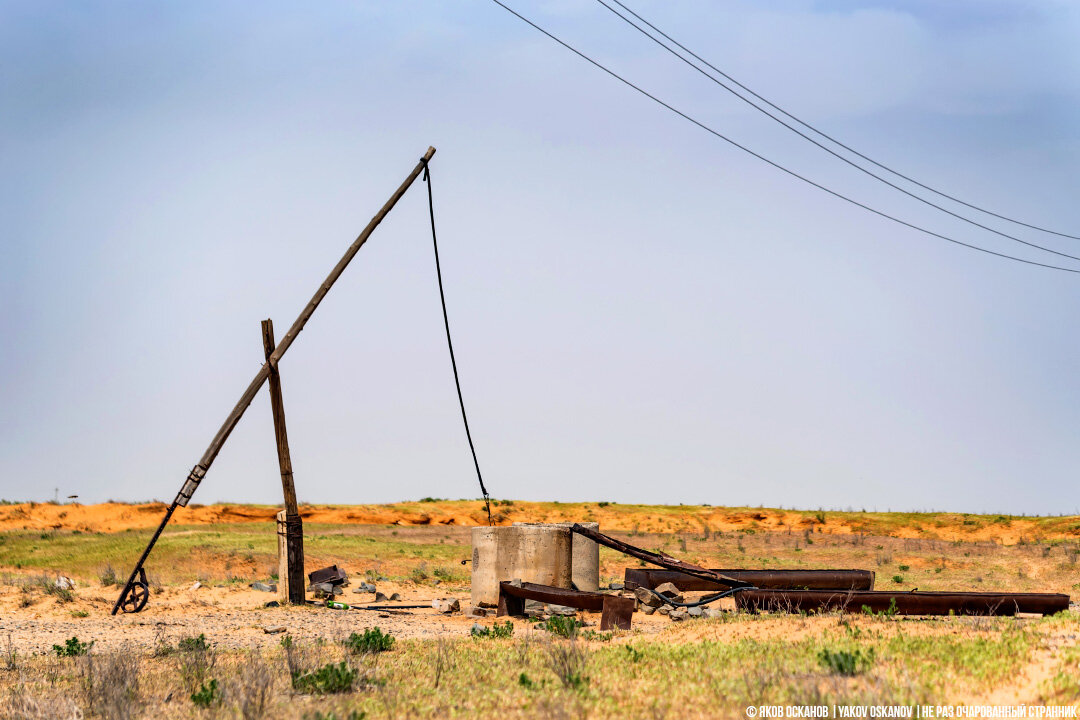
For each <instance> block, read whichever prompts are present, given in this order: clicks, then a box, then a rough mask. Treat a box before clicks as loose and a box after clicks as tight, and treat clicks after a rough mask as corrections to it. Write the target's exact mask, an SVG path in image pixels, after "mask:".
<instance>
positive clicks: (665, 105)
mask: <svg viewBox="0 0 1080 720" xmlns="http://www.w3.org/2000/svg"><path fill="white" fill-rule="evenodd" d="M491 1H492V2H493V3H495V4H496V5H498V6H499V7H501V8H502V9H503V10H506V11H507V12H508V13H510V14H511V15H514V16H515V17H517V18H518V19H519V20H521V21H522V22H524V23H526V24H528V25H530V26H532V27H533V28H534V29H536V30H538V31H539V32H541V33H543V34H544V35H546V36H547V37H549V38H550V39H552V40H554V41H555V42H557V43H559V44H560V45H562V46H563V47H564V48H566V49H567V50H569V51H570V52H572V53H574V54H575V55H577V56H578V57H580V58H581V59H583V60H585V61H586V62H588V63H590V64H592V65H593V66H595V67H596V68H598V69H600V70H603V71H604V72H605V73H607V74H608V75H610V76H611V77H613V78H615V79H616V80H618V81H619V82H621V83H623V84H624V85H626V86H627V87H629V88H631V89H633V90H635V91H637V92H638V93H640V94H642V95H644V96H645V97H647V98H648V99H650V100H652V101H653V102H654V103H656V104H657V105H660V106H661V107H663V108H665V109H667V110H670V111H671V112H673V113H675V114H676V115H678V116H679V117H681V118H683V119H684V120H686V121H688V122H690V123H693V124H694V125H696V126H698V127H699V128H701V129H702V130H704V131H705V132H707V133H709V134H710V135H713V136H715V137H717V138H719V139H720V140H723V141H724V142H726V143H728V144H729V145H732V146H734V147H736V148H738V149H739V150H742V151H743V152H745V153H747V154H749V155H752V156H754V157H755V158H757V159H758V160H761V161H762V162H764V163H767V164H768V165H771V166H772V167H774V168H776V169H777V170H780V171H782V172H785V173H787V174H788V175H790V176H792V177H794V178H796V179H798V180H801V181H803V182H804V183H806V184H807V185H811V186H813V187H815V188H817V189H818V190H821V191H822V192H826V193H828V194H829V195H832V196H833V197H835V198H838V199H840V200H843V201H845V202H848V203H851V204H852V205H854V206H856V207H859V208H862V209H863V210H866V211H867V212H871V213H873V214H875V215H878V216H880V217H883V218H885V219H886V220H891V221H893V222H894V223H897V224H899V225H903V226H904V227H908V228H911V229H912V230H918V231H919V232H921V233H924V234H926V235H929V236H931V237H936V238H938V239H940V240H944V241H946V242H950V243H953V244H954V245H960V246H963V247H966V248H969V249H971V250H977V251H978V252H981V253H986V254H987V255H993V256H995V257H999V258H1003V259H1005V260H1012V261H1014V262H1019V263H1023V264H1025V265H1034V266H1036V267H1042V268H1047V269H1048V270H1059V271H1061V272H1067V273H1076V274H1080V270H1077V269H1074V268H1067V267H1062V266H1060V265H1050V264H1048V263H1041V262H1037V261H1035V260H1026V259H1024V258H1021V257H1016V256H1015V255H1008V254H1006V253H1001V252H997V251H996V250H990V249H989V248H984V247H981V246H979V245H973V244H972V243H967V242H964V241H963V240H957V239H955V238H952V237H949V236H948V235H942V234H941V233H937V232H934V231H933V230H928V229H926V228H924V227H921V226H919V225H915V224H914V223H910V222H908V221H906V220H901V219H900V218H898V217H895V216H893V215H889V214H888V213H885V212H882V211H881V210H877V209H875V208H872V207H870V206H869V205H866V204H865V203H862V202H859V201H858V200H855V199H853V198H851V197H848V196H847V195H844V194H842V193H839V192H837V191H835V190H830V189H829V188H827V187H825V186H824V185H822V184H820V183H817V182H815V181H813V180H811V179H810V178H808V177H806V176H804V175H800V174H799V173H797V172H795V171H794V170H789V169H788V168H786V167H784V166H783V165H781V164H780V163H778V162H776V161H774V160H770V159H769V158H767V157H765V156H764V155H761V154H760V153H757V152H755V151H753V150H751V149H750V148H748V147H746V146H745V145H741V144H739V143H737V142H736V141H734V140H732V139H731V138H729V137H727V136H726V135H724V134H723V133H721V132H719V131H718V130H715V129H713V128H711V127H709V126H708V125H706V124H705V123H703V122H701V121H700V120H697V119H695V118H693V117H691V116H690V115H687V114H686V113H684V112H683V111H682V110H679V109H678V108H676V107H674V106H673V105H669V104H668V103H666V102H664V101H663V100H661V99H660V98H658V97H656V96H655V95H653V94H651V93H649V92H648V91H646V90H644V89H642V88H641V87H639V86H637V85H635V84H634V83H632V82H630V81H629V80H627V79H626V78H624V77H623V76H621V75H619V74H618V73H616V72H615V71H614V70H611V69H609V68H607V67H606V66H604V65H602V64H600V63H599V62H597V61H596V60H593V59H592V58H591V57H589V56H588V55H586V54H585V53H583V52H581V51H580V50H578V49H577V48H575V47H573V46H572V45H570V44H568V43H566V42H564V41H563V40H561V39H559V38H558V37H556V36H555V35H552V34H551V33H549V32H548V31H547V30H545V29H544V28H542V27H540V26H539V25H537V24H536V23H534V22H533V21H532V20H529V19H528V18H527V17H525V16H524V15H522V14H521V13H519V12H517V11H516V10H514V9H512V8H510V7H508V6H507V5H505V4H503V3H502V2H501V1H500V0H491Z"/></svg>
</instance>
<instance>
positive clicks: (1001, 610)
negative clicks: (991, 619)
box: [735, 590, 1069, 615]
mask: <svg viewBox="0 0 1080 720" xmlns="http://www.w3.org/2000/svg"><path fill="white" fill-rule="evenodd" d="M735 605H736V607H738V608H739V609H741V610H747V611H749V612H759V611H769V612H800V611H805V612H812V611H814V610H818V611H822V610H840V611H841V612H866V613H894V614H896V615H950V614H955V615H1016V614H1017V613H1035V614H1041V615H1053V614H1054V613H1056V612H1060V611H1062V610H1067V609H1068V608H1069V596H1068V595H1064V594H1060V593H980V592H918V591H911V592H888V591H884V590H849V591H847V592H840V591H835V590H743V591H741V592H739V593H738V594H737V595H736V596H735Z"/></svg>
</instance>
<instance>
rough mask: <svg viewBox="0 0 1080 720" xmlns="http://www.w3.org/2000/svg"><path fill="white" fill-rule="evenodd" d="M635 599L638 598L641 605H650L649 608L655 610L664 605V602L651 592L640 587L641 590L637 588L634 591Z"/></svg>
mask: <svg viewBox="0 0 1080 720" xmlns="http://www.w3.org/2000/svg"><path fill="white" fill-rule="evenodd" d="M634 597H636V598H637V600H638V602H639V603H641V604H642V605H648V606H650V607H654V608H656V607H660V606H661V605H663V604H664V601H663V600H661V599H660V598H658V597H656V596H655V595H653V594H652V593H651V592H649V591H648V590H646V589H645V588H643V587H639V588H636V589H635V590H634Z"/></svg>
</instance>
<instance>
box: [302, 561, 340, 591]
mask: <svg viewBox="0 0 1080 720" xmlns="http://www.w3.org/2000/svg"><path fill="white" fill-rule="evenodd" d="M308 582H310V583H311V584H310V585H308V588H307V589H308V592H310V593H314V594H315V597H316V598H332V597H334V596H335V595H341V594H342V593H344V592H345V590H344V588H345V586H346V585H348V584H349V575H348V573H346V572H345V571H344V570H342V569H341V568H339V567H338V566H337V565H331V566H330V567H324V568H321V569H319V570H315V571H313V572H310V573H308Z"/></svg>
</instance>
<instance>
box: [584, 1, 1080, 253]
mask: <svg viewBox="0 0 1080 720" xmlns="http://www.w3.org/2000/svg"><path fill="white" fill-rule="evenodd" d="M613 1H614V2H618V0H613ZM596 2H598V3H600V4H601V5H603V6H604V7H605V8H607V9H608V10H610V11H611V13H612V14H613V15H615V17H617V18H619V19H620V20H622V21H623V22H625V23H626V24H627V25H629V26H630V27H632V28H634V29H635V30H637V31H638V32H639V33H641V34H642V35H644V36H645V37H647V38H649V39H650V40H652V41H653V42H654V43H656V44H657V45H659V46H660V47H662V48H664V49H665V50H667V51H668V52H669V53H671V54H672V55H674V56H675V57H677V58H678V59H679V60H681V61H683V62H684V63H686V64H687V65H688V66H690V67H692V68H693V69H694V70H697V71H698V72H699V73H701V74H702V75H704V76H705V77H706V78H708V79H709V80H711V81H712V82H714V83H716V84H717V85H719V86H720V87H722V88H724V89H725V90H727V91H728V92H729V93H731V94H732V95H734V96H735V97H737V98H739V99H740V100H742V101H743V102H745V103H746V104H747V105H749V106H750V107H752V108H754V109H755V110H757V111H758V112H760V113H762V114H763V115H766V116H767V117H769V118H772V119H773V120H775V121H776V122H778V123H780V124H781V125H783V126H784V127H786V128H787V129H788V130H790V131H791V132H793V133H795V134H796V135H798V136H799V137H801V138H802V139H804V140H806V141H807V142H810V143H813V144H814V145H816V146H817V147H819V148H821V149H822V150H824V151H825V152H827V153H829V154H830V155H832V156H833V157H835V158H837V159H839V160H841V161H843V162H845V163H847V164H848V165H850V166H851V167H853V168H855V169H856V170H859V171H860V172H864V173H866V174H867V175H869V176H870V177H872V178H874V179H875V180H877V181H878V182H882V183H884V184H885V185H888V186H889V187H891V188H893V189H894V190H898V191H900V192H902V193H904V194H905V195H907V196H908V197H910V198H914V199H915V200H918V201H919V202H921V203H924V204H926V205H929V206H930V207H932V208H935V209H937V210H940V211H941V212H943V213H946V214H948V215H951V216H953V217H954V218H956V219H958V220H963V221H964V222H966V223H968V224H970V225H974V226H975V227H977V228H982V229H983V230H986V231H988V232H992V233H994V234H995V235H999V236H1001V237H1003V238H1008V239H1009V240H1014V241H1015V242H1018V243H1021V244H1022V245H1027V246H1028V247H1033V248H1036V249H1037V250H1042V251H1044V252H1048V253H1051V254H1053V255H1059V256H1061V257H1064V258H1068V259H1070V260H1080V257H1077V256H1076V255H1069V254H1068V253H1063V252H1059V251H1057V250H1053V249H1051V248H1048V247H1044V246H1042V245H1038V244H1036V243H1033V242H1029V241H1027V240H1023V239H1021V238H1018V237H1016V236H1014V235H1010V234H1008V233H1005V232H1001V231H1000V230H996V229H994V228H992V227H989V226H988V225H983V224H982V223H980V222H978V221H976V220H972V219H971V218H969V217H966V216H964V215H961V214H959V213H956V212H953V211H952V210H949V209H948V208H945V207H942V206H941V205H938V204H937V203H934V202H931V201H930V200H927V199H926V198H924V197H922V196H921V195H917V194H915V193H913V192H911V191H910V190H906V189H905V188H902V187H900V186H899V185H897V184H896V183H893V182H891V181H889V180H887V179H886V178H883V177H882V176H880V175H878V174H876V173H874V172H873V171H871V170H868V169H866V168H865V167H863V166H862V165H860V164H858V163H857V162H854V161H853V160H851V159H849V158H846V157H844V156H843V155H841V154H840V153H838V152H836V151H835V150H833V149H832V148H830V147H828V146H826V145H823V144H822V143H820V142H818V141H817V140H815V139H814V138H812V137H810V136H809V135H807V134H806V133H804V132H802V131H801V130H799V129H798V128H796V127H793V126H792V125H789V124H788V123H786V122H784V120H782V119H781V118H779V117H777V116H776V115H773V114H772V113H771V112H769V111H768V110H766V109H765V108H763V107H761V106H760V105H758V104H757V103H755V102H754V101H753V100H750V99H749V98H747V97H745V96H744V95H741V94H740V93H739V92H737V91H736V90H734V89H733V88H731V87H730V86H728V85H726V84H725V83H724V82H722V81H721V80H718V79H716V78H715V77H713V76H712V75H710V74H709V73H707V72H705V71H704V70H702V69H701V68H700V67H699V66H697V65H695V64H694V63H692V62H690V61H689V60H687V59H686V58H685V57H683V56H682V55H680V54H679V53H677V52H675V50H673V49H672V48H671V47H669V46H668V45H666V44H664V43H663V42H661V41H660V40H658V39H657V38H655V37H653V36H652V35H650V34H649V33H648V32H647V31H646V30H645V29H644V28H642V27H641V26H640V25H638V24H637V23H635V22H634V21H633V20H631V19H630V18H628V17H626V16H624V15H622V14H621V13H620V12H619V11H617V10H616V9H615V8H613V7H611V6H610V5H608V4H607V3H606V2H605V1H604V0H596ZM618 4H619V6H620V7H626V6H625V5H623V4H622V3H618ZM628 12H631V13H633V11H632V10H628ZM635 16H636V15H635ZM642 22H646V24H648V23H647V21H644V20H643V21H642ZM649 27H654V26H653V25H651V24H650V25H649ZM657 32H660V33H661V34H662V35H663V33H662V32H661V31H659V30H657ZM664 37H668V36H667V35H664ZM672 42H673V43H675V41H674V40H672ZM675 44H676V45H678V43H675ZM679 47H680V48H681V47H683V46H682V45H679ZM686 52H688V53H690V54H691V55H693V53H691V52H690V51H689V50H687V51H686ZM694 57H697V55H694ZM702 62H705V61H704V60H702ZM706 64H707V63H706ZM709 67H712V66H711V65H710V66H709ZM717 72H720V71H719V70H717ZM815 132H817V131H816V130H815ZM833 142H835V141H833ZM852 152H854V151H852ZM856 154H858V153H856ZM860 157H862V156H861V155H860ZM875 164H877V163H875ZM885 169H886V170H888V168H885ZM889 172H892V171H891V170H889Z"/></svg>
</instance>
